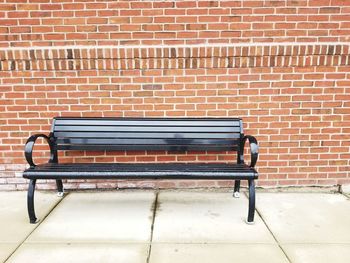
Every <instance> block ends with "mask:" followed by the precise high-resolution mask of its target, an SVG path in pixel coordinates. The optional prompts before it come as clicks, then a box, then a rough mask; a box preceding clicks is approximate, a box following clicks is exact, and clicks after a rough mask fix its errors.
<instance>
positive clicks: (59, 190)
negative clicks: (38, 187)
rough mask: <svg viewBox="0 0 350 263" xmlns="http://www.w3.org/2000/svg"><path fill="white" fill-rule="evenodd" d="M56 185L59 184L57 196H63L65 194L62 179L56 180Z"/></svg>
mask: <svg viewBox="0 0 350 263" xmlns="http://www.w3.org/2000/svg"><path fill="white" fill-rule="evenodd" d="M56 185H57V196H59V197H62V196H63V183H62V180H56Z"/></svg>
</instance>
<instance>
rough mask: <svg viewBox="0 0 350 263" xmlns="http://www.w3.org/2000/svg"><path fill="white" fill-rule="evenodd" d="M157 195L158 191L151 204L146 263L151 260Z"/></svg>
mask: <svg viewBox="0 0 350 263" xmlns="http://www.w3.org/2000/svg"><path fill="white" fill-rule="evenodd" d="M158 195H159V190H157V191H156V198H155V200H154V202H153V215H152V225H151V237H150V241H149V247H148V255H147V260H146V262H147V263H149V261H150V258H151V251H152V241H153V230H154V221H155V219H156V213H157V206H158Z"/></svg>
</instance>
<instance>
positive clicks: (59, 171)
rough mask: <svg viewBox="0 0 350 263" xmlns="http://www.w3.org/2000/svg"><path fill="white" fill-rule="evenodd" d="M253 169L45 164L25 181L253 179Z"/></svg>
mask: <svg viewBox="0 0 350 263" xmlns="http://www.w3.org/2000/svg"><path fill="white" fill-rule="evenodd" d="M257 176H258V174H257V172H256V170H255V169H254V168H251V167H249V166H247V165H244V164H243V165H242V164H225V163H216V164H211V163H210V164H203V163H197V164H193V163H192V164H187V163H163V164H158V163H134V164H132V163H127V164H126V163H96V164H90V163H83V164H77V163H75V164H45V165H39V166H36V167H34V168H29V169H27V170H26V171H25V172H24V177H26V178H51V179H55V178H72V179H73V178H96V179H102V178H105V179H111V178H123V179H126V178H130V179H136V178H138V179H139V178H155V179H230V178H242V179H243V178H257Z"/></svg>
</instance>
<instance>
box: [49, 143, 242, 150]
mask: <svg viewBox="0 0 350 263" xmlns="http://www.w3.org/2000/svg"><path fill="white" fill-rule="evenodd" d="M56 149H57V150H91V151H104V150H106V151H124V150H127V151H142V150H145V151H150V150H153V151H155V150H161V151H174V152H184V151H236V150H237V147H236V146H226V145H225V146H216V145H185V146H178V145H91V144H90V145H74V144H72V145H57V146H56Z"/></svg>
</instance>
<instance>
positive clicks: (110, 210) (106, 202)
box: [27, 191, 155, 243]
mask: <svg viewBox="0 0 350 263" xmlns="http://www.w3.org/2000/svg"><path fill="white" fill-rule="evenodd" d="M154 201H155V193H154V192H153V191H142V192H141V191H120V192H89V193H86V192H85V193H70V194H69V195H68V196H67V197H65V199H64V200H63V201H62V202H61V203H60V204H59V205H58V206H57V207H56V209H55V210H54V211H53V212H52V213H51V214H50V215H49V216H48V217H47V219H46V220H45V221H44V222H43V223H42V224H40V226H39V227H38V228H37V229H36V230H35V231H34V232H33V233H32V235H31V236H30V237H29V238H28V240H27V242H29V243H35V242H45V243H46V242H57V243H66V242H72V243H74V242H75V243H80V242H95V243H99V242H107V243H109V242H121V243H124V242H126V243H129V242H136V243H137V242H148V241H149V240H150V236H151V225H152V216H153V204H154Z"/></svg>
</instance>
